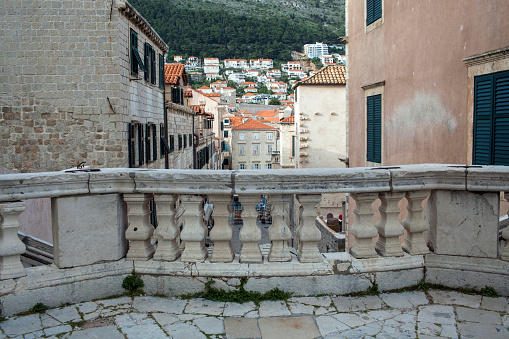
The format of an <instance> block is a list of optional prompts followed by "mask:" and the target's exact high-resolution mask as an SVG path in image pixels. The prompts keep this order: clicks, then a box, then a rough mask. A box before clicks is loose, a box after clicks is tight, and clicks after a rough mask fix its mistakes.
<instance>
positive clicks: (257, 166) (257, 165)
mask: <svg viewBox="0 0 509 339" xmlns="http://www.w3.org/2000/svg"><path fill="white" fill-rule="evenodd" d="M260 168H261V166H260V164H253V169H254V170H257V169H260Z"/></svg>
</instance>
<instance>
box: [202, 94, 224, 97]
mask: <svg viewBox="0 0 509 339" xmlns="http://www.w3.org/2000/svg"><path fill="white" fill-rule="evenodd" d="M203 95H205V96H206V97H208V98H215V97H220V96H221V93H204V94H203Z"/></svg>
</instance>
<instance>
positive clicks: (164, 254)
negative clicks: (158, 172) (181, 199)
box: [154, 194, 181, 261]
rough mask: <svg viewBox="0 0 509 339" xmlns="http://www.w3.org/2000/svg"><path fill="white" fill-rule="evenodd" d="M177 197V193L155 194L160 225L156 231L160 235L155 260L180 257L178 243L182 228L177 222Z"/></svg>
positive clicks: (170, 259)
mask: <svg viewBox="0 0 509 339" xmlns="http://www.w3.org/2000/svg"><path fill="white" fill-rule="evenodd" d="M177 199H178V195H177V194H155V195H154V200H155V202H156V206H157V221H158V226H157V229H156V231H155V233H156V235H157V236H158V241H157V250H156V253H155V254H154V260H164V261H174V260H176V259H177V258H178V257H180V253H181V250H180V246H179V244H178V243H177V237H178V236H179V235H180V230H179V229H178V227H177V224H176V223H175V215H176V210H175V203H176V202H177Z"/></svg>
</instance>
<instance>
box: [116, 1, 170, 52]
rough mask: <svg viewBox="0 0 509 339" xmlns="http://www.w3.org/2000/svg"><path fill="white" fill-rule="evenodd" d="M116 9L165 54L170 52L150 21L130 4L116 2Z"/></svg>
mask: <svg viewBox="0 0 509 339" xmlns="http://www.w3.org/2000/svg"><path fill="white" fill-rule="evenodd" d="M115 7H116V8H117V9H118V10H119V11H120V12H121V13H122V14H123V15H125V16H126V17H127V18H128V19H129V20H130V21H131V22H132V23H134V24H135V25H136V26H138V27H139V28H140V29H141V31H142V32H143V33H145V35H146V36H147V37H149V39H150V40H152V41H153V42H154V43H155V44H156V45H157V47H159V48H160V49H161V50H162V51H163V53H166V52H168V45H167V44H166V43H165V42H164V40H163V39H162V38H161V37H160V36H159V34H157V32H156V31H155V30H154V29H153V28H152V26H150V24H149V23H148V21H147V20H145V18H144V17H143V16H142V15H141V14H140V13H139V12H138V11H137V10H136V9H135V8H134V7H133V6H132V5H131V4H130V3H129V2H127V1H125V0H116V1H115Z"/></svg>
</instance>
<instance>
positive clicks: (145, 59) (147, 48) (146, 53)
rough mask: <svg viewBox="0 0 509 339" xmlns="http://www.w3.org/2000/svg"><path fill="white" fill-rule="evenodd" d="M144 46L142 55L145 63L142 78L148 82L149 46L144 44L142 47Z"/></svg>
mask: <svg viewBox="0 0 509 339" xmlns="http://www.w3.org/2000/svg"><path fill="white" fill-rule="evenodd" d="M143 46H144V50H145V51H144V54H143V60H144V62H145V70H144V71H145V74H144V77H145V81H149V80H150V76H149V74H150V68H151V67H150V45H149V44H148V43H147V42H145V44H144V45H143Z"/></svg>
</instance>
